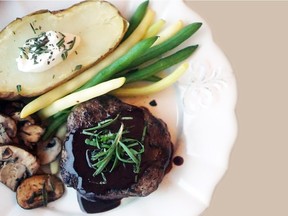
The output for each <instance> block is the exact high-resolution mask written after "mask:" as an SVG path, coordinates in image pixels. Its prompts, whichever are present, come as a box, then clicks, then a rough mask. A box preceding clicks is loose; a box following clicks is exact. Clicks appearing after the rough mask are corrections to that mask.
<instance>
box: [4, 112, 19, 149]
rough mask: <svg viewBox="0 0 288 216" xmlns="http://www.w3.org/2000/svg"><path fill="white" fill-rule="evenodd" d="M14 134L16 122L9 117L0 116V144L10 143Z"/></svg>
mask: <svg viewBox="0 0 288 216" xmlns="http://www.w3.org/2000/svg"><path fill="white" fill-rule="evenodd" d="M16 133H17V125H16V122H15V121H14V120H13V119H12V118H10V117H9V116H5V115H2V114H0V144H9V143H11V142H12V139H13V138H14V137H15V136H16Z"/></svg>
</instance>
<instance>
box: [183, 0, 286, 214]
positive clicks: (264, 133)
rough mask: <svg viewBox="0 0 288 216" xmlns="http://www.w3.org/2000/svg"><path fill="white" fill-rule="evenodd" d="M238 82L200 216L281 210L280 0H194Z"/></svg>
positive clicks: (282, 21)
mask: <svg viewBox="0 0 288 216" xmlns="http://www.w3.org/2000/svg"><path fill="white" fill-rule="evenodd" d="M188 4H189V6H191V8H192V9H193V10H194V11H195V12H197V13H198V14H199V15H200V16H201V17H203V18H204V19H205V20H206V21H207V22H208V24H209V26H210V27H211V29H212V32H213V36H214V38H215V41H216V43H217V44H218V45H219V46H220V47H221V49H222V50H223V51H224V53H225V54H226V55H227V57H228V59H229V61H230V62H231V64H232V67H233V69H234V72H235V75H236V78H237V83H238V103H237V109H236V113H237V118H238V123H239V134H238V138H237V140H236V143H235V146H234V148H233V151H232V153H231V157H230V164H229V169H228V171H227V173H226V175H225V176H224V177H223V179H222V180H221V182H220V183H219V184H218V186H217V187H216V190H215V192H214V195H213V198H212V200H211V205H210V207H209V208H208V209H207V210H206V211H205V212H204V213H203V216H286V215H288V203H287V200H288V199H287V197H288V175H287V171H288V169H287V165H288V138H287V135H288V114H287V111H288V103H287V100H288V97H287V94H288V70H287V69H288V67H287V66H288V65H287V64H288V2H231V1H230V2H215V1H213V2H207V1H204V2H200V1H189V2H188Z"/></svg>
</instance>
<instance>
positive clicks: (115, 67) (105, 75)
mask: <svg viewBox="0 0 288 216" xmlns="http://www.w3.org/2000/svg"><path fill="white" fill-rule="evenodd" d="M157 38H158V37H157V36H155V37H151V38H147V39H144V40H142V41H140V42H138V43H137V44H136V45H135V46H133V47H132V48H131V49H130V50H129V51H128V52H127V53H126V54H125V55H123V56H122V57H120V58H119V59H117V60H116V61H115V62H113V63H112V64H111V65H109V66H107V67H105V68H104V69H102V70H101V71H99V73H97V74H96V75H95V76H94V77H93V78H92V79H90V80H89V81H88V82H87V83H86V84H84V85H83V86H82V87H80V88H79V89H78V90H82V89H85V88H89V87H92V86H94V85H97V84H99V83H100V82H104V81H106V80H108V79H110V78H112V76H113V75H115V74H116V73H117V72H120V71H123V70H125V69H126V68H127V66H129V65H130V64H131V63H132V62H133V61H135V59H137V58H139V56H140V55H141V54H142V53H143V52H145V51H147V50H148V49H149V48H150V47H151V46H152V44H153V43H154V42H155V41H156V40H157Z"/></svg>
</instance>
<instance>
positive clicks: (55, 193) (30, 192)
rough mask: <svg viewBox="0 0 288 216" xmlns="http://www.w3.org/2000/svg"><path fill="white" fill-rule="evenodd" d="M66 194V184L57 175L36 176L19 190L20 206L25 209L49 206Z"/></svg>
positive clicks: (17, 195) (27, 180)
mask: <svg viewBox="0 0 288 216" xmlns="http://www.w3.org/2000/svg"><path fill="white" fill-rule="evenodd" d="M63 194H64V184H63V182H62V181H61V180H60V179H59V178H58V177H56V176H55V175H34V176H32V177H30V178H27V179H25V180H24V181H23V182H22V183H21V184H20V186H19V187H18V188H17V192H16V197H17V202H18V204H19V205H20V206H21V207H22V208H24V209H32V208H37V207H40V206H47V204H48V203H49V202H52V201H54V200H57V199H59V198H60V197H61V196H62V195H63Z"/></svg>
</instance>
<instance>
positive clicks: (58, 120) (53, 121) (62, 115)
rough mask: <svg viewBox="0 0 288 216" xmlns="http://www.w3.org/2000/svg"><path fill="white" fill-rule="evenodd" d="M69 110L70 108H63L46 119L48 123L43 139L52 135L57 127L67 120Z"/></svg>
mask: <svg viewBox="0 0 288 216" xmlns="http://www.w3.org/2000/svg"><path fill="white" fill-rule="evenodd" d="M70 110H71V109H67V110H63V111H61V112H59V113H57V114H55V115H54V116H52V117H51V118H49V119H48V121H47V122H48V123H49V124H48V127H47V129H46V131H45V133H44V135H43V137H42V139H43V140H44V141H45V140H48V139H49V138H50V137H52V136H53V135H54V134H55V132H56V131H57V130H58V129H59V127H61V125H62V124H64V123H65V122H66V121H67V118H68V115H69V113H70Z"/></svg>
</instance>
